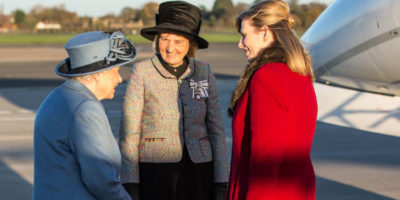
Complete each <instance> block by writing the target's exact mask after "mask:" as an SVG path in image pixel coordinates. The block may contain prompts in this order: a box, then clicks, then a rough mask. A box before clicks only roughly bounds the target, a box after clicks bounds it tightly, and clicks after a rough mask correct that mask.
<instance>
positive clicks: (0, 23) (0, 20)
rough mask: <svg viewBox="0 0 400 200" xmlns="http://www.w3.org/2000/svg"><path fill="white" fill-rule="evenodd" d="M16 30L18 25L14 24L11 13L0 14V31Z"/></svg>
mask: <svg viewBox="0 0 400 200" xmlns="http://www.w3.org/2000/svg"><path fill="white" fill-rule="evenodd" d="M16 30H18V26H17V25H15V24H14V17H13V16H12V15H8V16H7V15H2V14H0V33H8V32H11V31H16Z"/></svg>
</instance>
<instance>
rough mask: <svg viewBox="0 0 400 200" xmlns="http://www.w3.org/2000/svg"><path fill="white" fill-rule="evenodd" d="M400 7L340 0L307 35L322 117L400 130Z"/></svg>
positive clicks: (394, 2)
mask: <svg viewBox="0 0 400 200" xmlns="http://www.w3.org/2000/svg"><path fill="white" fill-rule="evenodd" d="M399 10H400V1H399V0H336V1H335V2H333V3H332V4H331V5H330V6H329V7H328V8H327V9H326V10H325V11H324V12H323V13H322V14H321V15H320V16H319V17H318V19H317V20H316V21H315V22H314V23H313V25H312V26H311V27H310V28H309V29H308V30H307V31H306V33H305V34H304V35H303V37H302V38H301V39H302V41H303V42H304V46H305V47H306V49H307V50H308V51H309V53H310V55H311V58H312V61H313V68H314V72H315V75H316V83H315V84H314V87H315V91H316V93H317V98H318V105H319V111H318V112H319V114H318V120H320V121H324V122H327V123H333V124H337V125H342V126H347V127H352V128H356V129H362V130H368V131H372V132H377V133H384V134H389V135H395V136H400V97H399V96H400V12H399Z"/></svg>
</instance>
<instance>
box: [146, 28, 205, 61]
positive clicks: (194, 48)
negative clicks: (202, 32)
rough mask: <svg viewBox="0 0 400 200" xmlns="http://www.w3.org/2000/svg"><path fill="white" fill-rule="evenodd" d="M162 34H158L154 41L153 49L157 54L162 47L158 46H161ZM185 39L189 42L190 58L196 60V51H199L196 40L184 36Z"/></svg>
mask: <svg viewBox="0 0 400 200" xmlns="http://www.w3.org/2000/svg"><path fill="white" fill-rule="evenodd" d="M160 34H161V33H159V34H157V35H156V36H155V37H154V40H153V49H154V51H155V52H157V53H160V47H159V46H158V45H159V41H160ZM181 36H183V35H181ZM183 37H185V38H187V39H188V40H189V50H188V53H187V55H188V56H189V57H190V58H194V57H195V56H196V51H197V46H198V45H197V42H196V40H194V39H191V38H188V37H186V36H183Z"/></svg>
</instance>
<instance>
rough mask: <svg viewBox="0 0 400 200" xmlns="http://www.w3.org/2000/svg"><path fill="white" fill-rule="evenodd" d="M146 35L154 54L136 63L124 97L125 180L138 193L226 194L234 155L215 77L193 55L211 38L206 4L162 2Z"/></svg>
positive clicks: (200, 197) (148, 197)
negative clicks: (205, 27) (203, 33)
mask: <svg viewBox="0 0 400 200" xmlns="http://www.w3.org/2000/svg"><path fill="white" fill-rule="evenodd" d="M158 11H159V12H158V14H157V15H156V26H153V27H148V28H144V29H142V30H141V35H142V36H143V37H145V38H147V39H149V40H152V41H153V42H154V43H153V44H154V50H155V54H154V56H153V57H152V58H150V59H148V60H145V61H142V62H140V63H136V64H135V65H134V66H133V68H132V72H131V75H130V78H129V80H128V84H127V89H126V94H125V97H124V103H123V112H122V113H123V114H122V124H121V125H122V126H121V131H120V141H119V144H120V148H121V154H122V170H121V181H122V182H123V183H124V186H125V187H126V188H127V190H128V192H130V194H131V195H132V197H134V198H135V199H137V198H138V197H140V199H141V200H152V199H156V200H159V199H163V200H179V199H190V200H209V199H225V192H226V187H227V184H226V182H227V181H228V177H229V169H228V159H227V157H228V153H227V149H226V142H225V133H224V128H223V122H222V116H221V110H220V105H219V100H218V96H217V88H216V80H215V77H214V74H213V73H212V71H211V67H210V65H209V64H206V63H203V62H200V61H198V60H196V59H194V56H195V51H196V49H197V48H200V49H205V48H207V47H208V42H207V41H206V40H204V39H203V38H201V37H200V36H199V35H198V34H199V30H200V25H201V14H200V10H199V9H198V8H197V7H196V6H193V5H191V4H189V3H186V2H184V1H167V2H164V3H162V4H160V6H159V10H158Z"/></svg>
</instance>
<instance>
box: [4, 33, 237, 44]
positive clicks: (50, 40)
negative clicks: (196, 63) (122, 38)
mask: <svg viewBox="0 0 400 200" xmlns="http://www.w3.org/2000/svg"><path fill="white" fill-rule="evenodd" d="M73 36H74V35H72V34H0V45H5V44H7V45H12V44H65V43H66V42H67V41H68V40H69V39H70V38H71V37H73ZM200 36H201V37H203V38H204V39H206V40H207V41H208V42H209V43H236V42H238V41H239V40H240V35H239V34H235V33H227V34H218V33H206V34H201V35H200ZM127 38H128V39H130V40H131V41H133V42H134V43H149V42H150V41H149V40H147V39H145V38H143V37H142V36H140V35H127Z"/></svg>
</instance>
